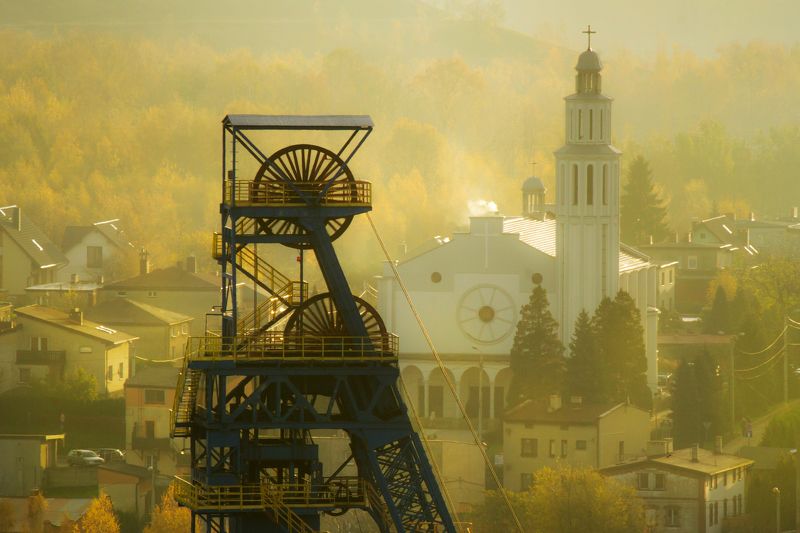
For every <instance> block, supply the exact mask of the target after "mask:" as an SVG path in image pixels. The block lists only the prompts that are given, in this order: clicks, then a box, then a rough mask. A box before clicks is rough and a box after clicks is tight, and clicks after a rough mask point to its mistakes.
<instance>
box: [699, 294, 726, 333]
mask: <svg viewBox="0 0 800 533" xmlns="http://www.w3.org/2000/svg"><path fill="white" fill-rule="evenodd" d="M730 316H731V310H730V304H729V303H728V296H727V294H725V289H724V288H723V287H722V285H719V286H718V287H717V291H716V292H715V293H714V303H713V304H712V305H711V310H710V311H709V312H708V314H706V317H705V320H704V323H703V330H704V331H705V332H706V333H713V334H715V333H727V332H728V331H730V329H731V324H730Z"/></svg>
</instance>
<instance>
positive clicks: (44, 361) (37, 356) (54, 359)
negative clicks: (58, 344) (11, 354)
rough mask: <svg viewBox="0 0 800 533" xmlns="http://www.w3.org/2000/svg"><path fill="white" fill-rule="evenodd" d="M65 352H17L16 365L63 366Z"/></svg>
mask: <svg viewBox="0 0 800 533" xmlns="http://www.w3.org/2000/svg"><path fill="white" fill-rule="evenodd" d="M66 357H67V352H66V351H65V350H17V364H18V365H63V364H64V361H65V360H66Z"/></svg>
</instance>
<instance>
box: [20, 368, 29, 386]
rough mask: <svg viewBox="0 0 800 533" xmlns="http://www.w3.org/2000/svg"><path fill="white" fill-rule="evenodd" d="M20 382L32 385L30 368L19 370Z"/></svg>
mask: <svg viewBox="0 0 800 533" xmlns="http://www.w3.org/2000/svg"><path fill="white" fill-rule="evenodd" d="M19 382H20V383H30V382H31V369H30V368H20V369H19Z"/></svg>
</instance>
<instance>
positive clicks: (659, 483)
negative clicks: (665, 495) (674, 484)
mask: <svg viewBox="0 0 800 533" xmlns="http://www.w3.org/2000/svg"><path fill="white" fill-rule="evenodd" d="M665 487H666V474H656V490H664V488H665Z"/></svg>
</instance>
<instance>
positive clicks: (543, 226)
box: [503, 217, 650, 272]
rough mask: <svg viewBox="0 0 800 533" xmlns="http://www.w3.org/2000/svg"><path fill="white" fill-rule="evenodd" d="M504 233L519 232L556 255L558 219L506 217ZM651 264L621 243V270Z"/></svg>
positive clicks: (545, 250)
mask: <svg viewBox="0 0 800 533" xmlns="http://www.w3.org/2000/svg"><path fill="white" fill-rule="evenodd" d="M503 233H518V234H519V240H521V241H522V242H524V243H525V244H527V245H528V246H531V247H533V248H536V249H537V250H539V251H542V252H544V253H546V254H547V255H549V256H550V257H555V256H556V221H555V220H553V219H549V220H534V219H532V218H527V217H506V218H505V220H503ZM649 264H650V260H649V258H648V257H647V256H646V255H644V254H642V253H641V252H639V251H638V250H636V249H634V248H631V247H630V246H627V245H624V244H620V250H619V271H620V272H627V271H630V270H638V269H640V268H643V267H646V266H648V265H649Z"/></svg>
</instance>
